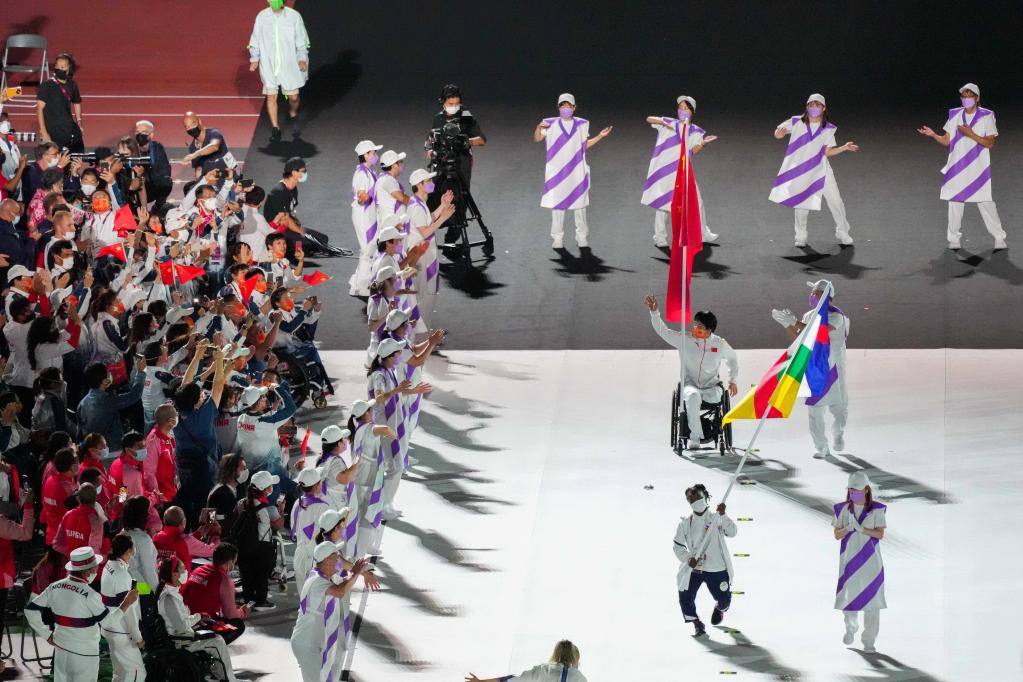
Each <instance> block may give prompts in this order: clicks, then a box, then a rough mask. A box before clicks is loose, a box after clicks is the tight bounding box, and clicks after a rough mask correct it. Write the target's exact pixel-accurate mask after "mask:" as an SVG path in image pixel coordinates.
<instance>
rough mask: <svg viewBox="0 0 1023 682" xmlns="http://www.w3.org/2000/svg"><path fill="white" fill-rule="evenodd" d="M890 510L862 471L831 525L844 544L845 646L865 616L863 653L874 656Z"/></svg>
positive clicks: (838, 595) (838, 599)
mask: <svg viewBox="0 0 1023 682" xmlns="http://www.w3.org/2000/svg"><path fill="white" fill-rule="evenodd" d="M886 509H887V507H885V505H883V504H881V503H880V502H878V501H876V500H875V499H874V497H873V491H872V490H871V488H870V480H869V479H868V478H867V475H866V474H864V473H863V472H862V471H857V472H854V473H853V474H852V475H850V476H849V486H848V491H847V493H846V497H845V501H844V502H839V503H838V504H836V505H835V514H834V518H833V519H832V520H831V525H832V526H834V529H835V539H836V540H839V541H840V542H841V545H840V549H839V554H838V587H837V589H836V590H835V608H836V609H839V610H841V611H842V612H843V614H844V615H845V636H844V637H843V638H842V642H843V643H844V644H847V645H848V644H852V643H853V638H854V637H855V636H856V631H857V630H858V629H859V615H858V614H859V613H860V612H861V611H862V612H863V635H862V637H861V639H860V641H862V642H863V650H864V651H865V652H868V653H873V652H874V651H875V649H874V643H875V642H876V641H877V632H878V629H879V628H880V624H881V609H883V608H886V607H887V604H886V603H885V599H884V564H883V563H882V561H881V540H882V539H884V529H885V527H886V526H887V525H888V524H887V523H886V521H885V510H886Z"/></svg>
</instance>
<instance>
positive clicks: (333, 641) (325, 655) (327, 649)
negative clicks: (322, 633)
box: [322, 618, 337, 664]
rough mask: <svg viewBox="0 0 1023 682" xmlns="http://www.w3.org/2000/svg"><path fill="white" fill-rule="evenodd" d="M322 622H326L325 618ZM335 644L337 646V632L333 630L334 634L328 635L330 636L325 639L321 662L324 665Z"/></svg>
mask: <svg viewBox="0 0 1023 682" xmlns="http://www.w3.org/2000/svg"><path fill="white" fill-rule="evenodd" d="M324 621H326V618H325V619H324ZM335 644H337V630H335V631H334V632H332V633H330V636H329V637H327V643H326V644H324V645H323V661H322V662H323V663H324V664H325V663H326V662H327V658H328V657H329V656H330V652H331V649H333V648H334V645H335Z"/></svg>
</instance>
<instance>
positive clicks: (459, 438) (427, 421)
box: [419, 411, 501, 452]
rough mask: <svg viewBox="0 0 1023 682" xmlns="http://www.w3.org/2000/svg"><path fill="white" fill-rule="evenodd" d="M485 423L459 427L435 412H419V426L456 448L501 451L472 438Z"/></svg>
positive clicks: (476, 450)
mask: <svg viewBox="0 0 1023 682" xmlns="http://www.w3.org/2000/svg"><path fill="white" fill-rule="evenodd" d="M483 426H484V425H483V424H476V425H475V426H471V427H469V428H467V429H458V428H455V427H453V426H451V425H450V424H448V423H447V422H445V421H444V420H443V419H441V418H440V417H438V416H437V415H435V414H432V413H430V412H426V411H422V412H420V413H419V428H422V429H424V430H425V431H426V432H427V433H429V434H430V435H431V436H436V437H437V438H440V439H442V440H444V441H446V442H447V443H448V445H453V446H455V447H456V448H461V449H463V450H471V451H473V452H499V451H500V450H501V448H497V447H494V446H492V445H483V444H481V443H477V442H476V441H475V440H473V438H472V435H471V434H472V432H473V431H479V430H480V429H482V428H483Z"/></svg>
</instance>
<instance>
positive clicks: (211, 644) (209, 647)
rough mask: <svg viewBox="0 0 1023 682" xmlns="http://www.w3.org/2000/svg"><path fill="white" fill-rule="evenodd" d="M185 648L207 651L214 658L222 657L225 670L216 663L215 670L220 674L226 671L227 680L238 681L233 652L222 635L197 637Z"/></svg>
mask: <svg viewBox="0 0 1023 682" xmlns="http://www.w3.org/2000/svg"><path fill="white" fill-rule="evenodd" d="M185 648H186V649H188V650H189V651H205V652H207V653H208V654H209V655H210V656H212V657H213V658H217V659H220V661H221V662H222V663H223V664H224V670H221V669H220V666H219V665H214V666H213V670H214V671H215V672H216V673H217V674H218V675H219V674H220V673H222V672H223V673H226V674H227V677H226V678H225V679H226V680H227V682H237V680H238V678H237V677H235V676H234V666H233V665H231V653H230V652H229V651H228V650H227V642H225V641H224V638H223V637H221V636H220V635H217V636H216V637H211V638H210V639H197V640H195V641H194V642H190V643H189V644H188V645H187V646H186V647H185Z"/></svg>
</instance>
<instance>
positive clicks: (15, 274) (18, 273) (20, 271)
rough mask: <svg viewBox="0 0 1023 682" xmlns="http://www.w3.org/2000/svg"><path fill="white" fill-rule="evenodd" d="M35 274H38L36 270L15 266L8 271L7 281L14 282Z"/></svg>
mask: <svg viewBox="0 0 1023 682" xmlns="http://www.w3.org/2000/svg"><path fill="white" fill-rule="evenodd" d="M34 274H36V273H35V270H29V269H28V268H26V267H25V266H24V265H15V266H14V267H13V268H11V269H10V270H8V271H7V281H8V282H13V281H14V280H16V279H18V278H19V277H31V276H32V275H34Z"/></svg>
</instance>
